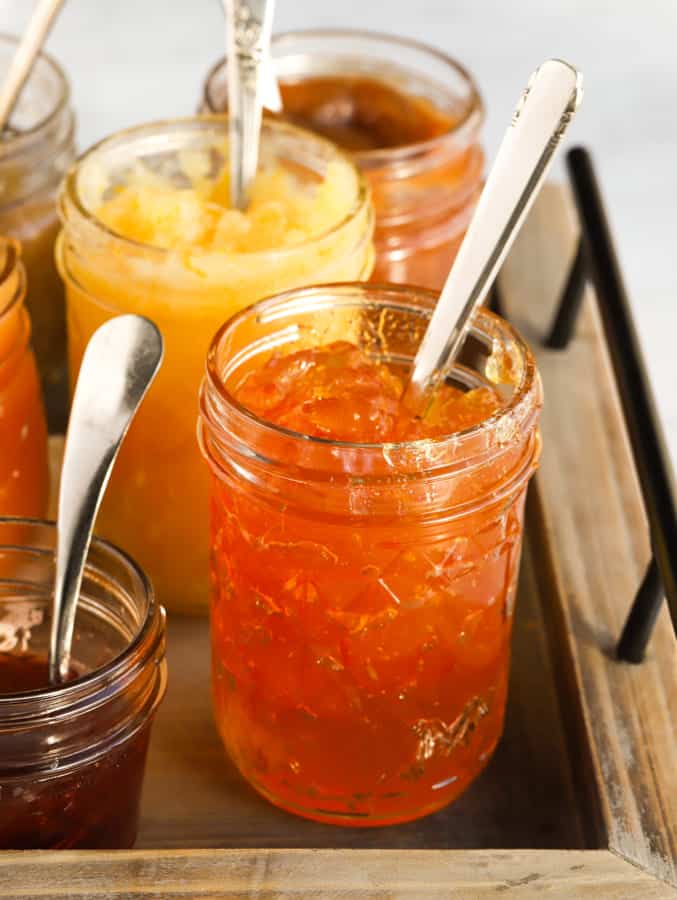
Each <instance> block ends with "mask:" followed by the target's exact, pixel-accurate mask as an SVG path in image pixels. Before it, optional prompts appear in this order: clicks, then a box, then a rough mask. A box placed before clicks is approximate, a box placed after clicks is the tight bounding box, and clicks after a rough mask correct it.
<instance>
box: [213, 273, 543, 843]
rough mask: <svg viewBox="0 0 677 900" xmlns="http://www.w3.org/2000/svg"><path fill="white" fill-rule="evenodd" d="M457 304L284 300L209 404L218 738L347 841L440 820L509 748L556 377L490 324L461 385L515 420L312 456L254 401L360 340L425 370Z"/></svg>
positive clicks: (320, 443) (477, 331)
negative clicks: (274, 356)
mask: <svg viewBox="0 0 677 900" xmlns="http://www.w3.org/2000/svg"><path fill="white" fill-rule="evenodd" d="M436 300H437V295H436V294H434V293H431V292H426V291H423V290H422V289H421V290H418V289H415V288H411V287H405V286H401V287H396V286H376V285H375V286H373V287H372V286H369V285H332V286H329V287H327V288H319V287H318V288H310V289H306V290H302V291H294V292H289V293H287V294H283V295H281V296H279V297H276V298H272V299H270V300H268V301H264V302H263V303H260V304H257V305H256V306H254V307H252V308H251V309H248V310H246V311H244V312H242V313H240V314H239V315H237V316H235V317H234V318H233V319H231V320H230V321H229V322H228V323H227V324H226V325H225V326H224V327H223V328H222V329H221V330H220V331H219V332H218V334H217V335H216V337H215V338H214V341H213V343H212V346H211V349H210V352H209V356H208V361H207V375H206V377H205V380H204V382H203V386H202V391H201V406H200V410H201V415H200V420H199V426H198V436H199V439H200V443H201V447H202V452H203V454H204V456H205V457H206V459H207V462H208V464H209V467H210V470H211V475H212V478H211V507H210V509H211V552H212V556H211V566H212V596H211V640H212V680H213V696H214V704H215V716H216V722H217V725H218V728H219V731H220V733H221V737H222V739H223V741H224V744H225V746H226V748H227V750H228V752H229V754H230V755H231V757H232V759H233V760H234V762H235V763H236V765H237V766H238V768H239V769H240V771H241V773H242V774H243V775H244V777H245V778H246V779H247V780H248V781H249V782H251V784H252V785H253V786H254V787H255V788H256V789H257V790H258V791H260V792H261V793H262V794H263V795H264V796H266V797H267V798H268V799H270V800H271V801H272V802H273V803H275V804H277V805H279V806H281V807H283V808H285V809H287V810H289V811H291V812H295V813H298V814H300V815H302V816H306V817H308V818H312V819H316V820H320V821H325V822H329V823H334V824H342V825H353V826H354V825H357V826H368V825H384V824H392V823H395V822H402V821H406V820H409V819H414V818H417V817H419V816H423V815H426V814H428V813H431V812H433V811H435V810H437V809H439V808H440V807H442V806H445V805H446V804H447V803H449V802H450V801H451V800H453V799H454V798H455V797H457V796H458V795H459V794H460V793H461V792H462V791H463V790H465V788H466V787H467V786H468V785H469V784H470V782H471V781H472V780H473V779H474V778H476V776H477V775H478V774H479V772H480V771H481V770H482V769H483V768H484V766H485V765H486V763H487V761H488V760H489V758H490V757H491V754H492V753H493V751H494V748H495V746H496V743H497V741H498V739H499V737H500V734H501V730H502V727H503V716H504V710H505V702H506V693H507V688H508V668H509V657H510V633H511V627H512V621H513V609H514V603H515V592H516V581H517V572H518V567H519V558H520V547H521V538H522V532H523V511H524V499H525V493H526V487H527V483H528V481H529V478H530V477H531V475H532V474H533V472H534V470H535V468H536V465H537V461H538V457H539V450H540V440H539V436H538V430H537V421H538V414H539V410H540V406H541V387H540V379H539V376H538V373H537V370H536V368H535V363H534V360H533V358H532V356H531V353H530V352H529V350H528V348H527V347H526V345H525V344H524V342H523V341H522V339H521V338H520V337H519V335H517V334H516V332H515V331H514V330H513V329H512V328H511V327H510V326H509V325H508V324H507V323H506V322H504V321H502V320H501V319H499V318H498V317H496V316H495V315H493V314H491V313H489V312H487V311H481V312H480V313H479V314H478V316H477V319H476V322H475V324H474V326H473V328H472V336H473V337H474V339H475V340H474V342H473V346H474V353H473V355H472V357H470V358H469V359H468V361H467V363H466V364H465V365H463V366H460V365H459V366H456V367H455V369H454V371H453V373H452V376H451V379H452V381H453V382H454V383H455V384H456V385H457V386H459V387H461V388H465V389H468V388H472V387H476V386H479V385H482V384H487V382H493V383H494V384H497V388H498V389H499V390H500V391H501V392H502V393H503V394H504V400H505V406H504V407H503V408H502V409H501V410H500V411H499V412H497V413H495V414H494V415H492V416H491V417H490V418H489V419H487V420H486V421H484V422H483V423H481V424H480V425H477V426H475V427H473V428H471V429H468V430H466V431H464V432H460V433H457V434H453V435H451V436H449V437H448V438H446V437H445V438H438V439H430V440H419V441H412V442H406V443H400V444H359V443H348V442H340V441H333V440H328V439H319V438H313V437H308V436H307V435H300V434H296V433H294V432H292V431H288V430H286V429H284V428H280V427H277V426H275V425H271V424H270V423H266V422H265V421H263V420H261V419H259V418H257V417H256V416H254V415H253V414H251V413H250V412H248V411H247V410H246V409H245V408H244V407H242V406H241V405H240V404H239V403H238V402H237V401H236V400H235V399H234V396H233V393H232V391H233V390H234V389H235V388H236V386H237V385H238V384H239V383H240V382H241V379H242V377H243V375H244V374H245V373H247V372H249V371H252V370H253V369H256V368H259V367H260V366H261V365H262V364H263V363H264V362H265V361H266V359H267V358H269V357H270V355H271V353H272V352H273V351H275V352H278V353H281V354H283V355H286V354H287V353H291V352H295V351H297V350H300V349H307V348H310V347H313V346H316V345H317V344H319V343H322V344H324V343H326V342H327V340H329V341H331V340H332V339H334V338H335V337H336V336H337V334H338V333H339V332H340V333H341V334H342V336H343V337H344V338H348V339H350V340H352V341H353V342H354V343H356V344H358V345H360V346H361V347H362V348H363V349H365V350H366V351H367V352H368V353H369V355H370V356H371V357H372V358H375V359H381V360H383V359H385V360H388V361H389V362H392V361H396V362H397V363H398V364H399V365H405V364H409V363H410V362H411V360H412V359H413V356H414V355H415V352H416V349H417V346H418V343H419V342H420V339H421V337H422V335H423V333H424V331H425V328H426V325H427V323H428V320H429V316H430V313H431V311H432V309H433V308H434V304H435V302H436Z"/></svg>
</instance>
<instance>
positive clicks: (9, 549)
mask: <svg viewBox="0 0 677 900" xmlns="http://www.w3.org/2000/svg"><path fill="white" fill-rule="evenodd" d="M55 540H56V528H55V526H54V524H53V523H48V522H40V521H35V520H25V519H24V520H22V519H0V849H13V850H21V849H55V848H105V849H117V848H127V847H131V846H132V845H133V844H134V841H135V839H136V831H137V824H138V814H139V800H140V794H141V784H142V781H143V775H144V768H145V762H146V750H147V747H148V739H149V735H150V729H151V725H152V722H153V718H154V714H155V711H156V709H157V707H158V704H159V703H160V701H161V699H162V697H163V695H164V692H165V687H166V681H167V670H166V663H165V613H164V610H163V609H162V607H160V606H158V605H157V603H156V602H155V598H154V596H153V591H152V588H151V586H150V583H149V582H148V580H147V578H146V576H145V575H144V574H143V572H142V571H141V570H140V569H139V568H138V567H137V565H136V564H135V563H134V562H133V561H132V560H131V559H129V557H127V556H126V555H125V554H124V553H122V552H121V551H120V550H118V549H116V548H115V547H113V546H112V545H111V544H108V543H106V542H104V541H100V540H96V539H95V540H94V541H92V545H91V549H90V552H89V556H88V560H87V567H86V570H85V576H84V579H83V584H82V591H81V597H80V601H79V604H78V612H77V617H76V623H75V636H74V641H73V664H72V672H71V680H69V681H67V682H66V683H65V684H63V685H59V686H56V687H52V686H50V685H49V682H48V678H47V648H48V646H49V632H50V621H51V596H52V585H53V581H54V547H55Z"/></svg>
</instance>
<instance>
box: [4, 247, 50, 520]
mask: <svg viewBox="0 0 677 900" xmlns="http://www.w3.org/2000/svg"><path fill="white" fill-rule="evenodd" d="M25 297H26V272H25V270H24V267H23V264H22V262H21V249H20V246H19V244H18V243H17V242H16V241H12V240H7V239H6V238H0V516H9V515H13V516H42V515H44V514H45V511H46V509H47V493H48V474H47V428H46V425H45V414H44V410H43V406H42V393H41V389H40V381H39V378H38V372H37V368H36V365H35V358H34V356H33V351H32V349H31V345H30V336H31V323H30V319H29V316H28V313H27V312H26V309H25V307H24V300H25Z"/></svg>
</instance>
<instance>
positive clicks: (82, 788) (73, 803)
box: [0, 653, 149, 850]
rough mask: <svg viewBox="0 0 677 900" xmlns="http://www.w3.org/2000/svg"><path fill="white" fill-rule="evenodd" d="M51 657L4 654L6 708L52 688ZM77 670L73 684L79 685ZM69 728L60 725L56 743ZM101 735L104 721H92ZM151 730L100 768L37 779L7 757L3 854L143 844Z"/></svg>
mask: <svg viewBox="0 0 677 900" xmlns="http://www.w3.org/2000/svg"><path fill="white" fill-rule="evenodd" d="M47 673H48V668H47V658H46V657H45V656H39V655H37V654H31V653H27V654H10V653H0V702H1V701H2V699H3V697H7V696H8V695H9V694H12V695H13V694H16V693H19V692H22V691H35V690H40V689H45V688H47V687H48V686H49V678H48V674H47ZM78 674H79V669H78V667H77V666H74V667H73V669H72V671H71V677H72V678H73V679H74V678H77V676H78ZM60 728H67V723H66V724H64V723H60V724H59V725H56V724H55V726H54V738H55V739H57V738H58V737H59V729H60ZM92 734H93V735H94V734H96V721H93V722H92ZM148 735H149V727H148V726H145V727H144V728H142V729H141V730H140V731H138V732H137V733H136V734H135V735H133V737H132V738H130V739H129V740H127V741H126V742H124V743H123V744H121V745H120V746H118V747H115V748H113V749H111V750H109V751H108V752H106V753H105V754H104V755H102V756H99V757H98V758H97V759H95V760H94V761H89V762H87V763H86V764H80V765H76V766H75V767H74V768H70V767H69V769H67V770H64V771H60V770H59V766H58V765H56V766H55V767H54V770H53V773H52V774H50V775H49V776H47V777H46V776H45V774H44V772H42V773H40V775H39V776H37V777H30V776H27V775H15V774H14V773H12V771H11V770H9V769H7V768H6V767H5V766H4V765H3V763H4V761H3V759H2V758H0V850H51V849H59V848H73V849H124V848H128V847H131V846H132V845H133V844H134V841H135V839H136V828H137V821H138V805H139V795H140V791H141V781H142V778H143V771H144V763H145V757H146V749H147V744H148Z"/></svg>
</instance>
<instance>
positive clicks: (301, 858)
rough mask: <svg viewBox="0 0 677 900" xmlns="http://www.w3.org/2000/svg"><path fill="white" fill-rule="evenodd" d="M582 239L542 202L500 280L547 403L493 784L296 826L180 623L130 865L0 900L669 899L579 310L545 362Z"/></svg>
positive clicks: (661, 730)
mask: <svg viewBox="0 0 677 900" xmlns="http://www.w3.org/2000/svg"><path fill="white" fill-rule="evenodd" d="M575 239H576V226H575V223H574V219H573V213H572V207H571V204H570V201H569V200H568V198H567V196H566V194H565V192H564V190H563V189H562V188H557V187H554V186H551V185H550V186H546V188H545V189H544V191H543V193H542V195H541V197H540V199H539V201H538V203H537V204H536V206H535V208H534V211H533V213H532V215H531V217H530V219H529V221H528V222H527V224H526V226H525V228H524V230H523V232H522V235H521V236H520V239H519V240H518V242H517V244H516V246H515V249H514V251H513V253H512V255H511V257H510V259H509V261H508V263H507V264H506V266H505V268H504V271H503V274H502V277H501V281H500V294H501V300H502V303H503V306H504V310H505V312H506V313H507V315H508V317H509V318H510V319H511V320H512V321H513V322H514V323H515V324H516V325H517V326H518V327H519V328H520V330H522V331H523V333H524V334H525V336H526V337H527V338H528V339H529V340H530V342H531V343H532V346H533V347H534V350H535V352H536V355H537V358H538V362H539V367H540V369H541V372H542V375H543V381H544V386H545V395H546V403H545V407H544V413H543V420H542V430H543V439H544V453H543V462H542V468H541V471H540V472H539V474H538V475H537V477H536V480H535V482H534V485H533V487H532V490H531V494H530V498H529V502H528V506H527V534H526V540H525V552H524V559H523V565H522V575H521V582H520V595H519V601H518V606H517V615H516V622H515V633H514V653H513V669H512V677H511V695H510V702H509V708H508V715H507V722H506V731H505V735H504V738H503V741H502V742H501V744H500V746H499V748H498V750H497V752H496V754H495V756H494V759H493V760H492V762H491V763H490V765H489V767H488V768H487V770H486V772H485V773H484V774H483V775H482V776H481V777H480V778H479V779H478V780H477V781H476V783H475V784H474V785H473V786H471V788H470V789H469V790H468V791H467V792H466V794H465V795H464V796H463V797H461V798H460V799H459V800H458V801H457V802H456V803H455V804H454V805H452V806H451V807H449V808H448V809H447V810H444V811H442V812H440V813H438V814H437V815H435V816H432V817H429V818H428V819H425V820H422V821H419V822H414V823H410V824H408V825H403V826H398V827H395V828H387V829H386V828H383V829H375V830H370V829H368V830H355V829H338V828H333V827H331V826H322V825H316V824H314V823H311V822H306V821H303V820H301V819H297V818H294V817H292V816H289V815H287V814H285V813H283V812H282V811H280V810H277V809H275V808H273V807H271V806H270V805H269V804H267V803H266V802H265V801H263V800H262V799H260V798H259V797H258V796H257V795H256V794H255V793H254V792H253V791H252V790H251V789H250V788H249V787H247V785H245V784H244V783H243V782H242V780H241V779H240V778H239V777H238V775H237V773H236V772H235V771H234V770H233V768H232V766H231V765H230V764H229V763H228V762H227V760H226V759H225V756H224V753H223V751H222V749H221V746H220V743H219V741H218V738H217V736H216V732H215V729H214V726H213V723H212V718H211V708H210V696H209V675H208V673H209V645H208V627H207V623H206V622H205V621H202V620H199V619H190V618H180V617H174V618H172V619H171V620H170V623H169V634H168V656H169V667H170V682H169V689H168V693H167V697H166V699H165V702H164V703H163V705H162V707H161V709H160V712H159V715H158V718H157V721H156V723H155V728H154V734H153V738H152V742H151V748H150V755H149V761H148V771H147V775H146V783H145V789H144V797H143V805H142V817H141V828H140V834H139V841H138V847H139V848H142V849H140V850H137V851H130V852H128V853H127V852H125V853H116V854H105V853H60V854H55V853H46V854H35V853H28V854H15V853H4V854H0V898H3V897H17V898H18V897H33V898H35V900H49V898H52V897H65V896H68V897H75V898H79V897H88V898H89V897H91V898H95V900H104V898H111V900H112V898H132V900H133V898H147V897H152V896H154V897H158V896H160V897H200V898H203V897H217V896H218V897H230V896H249V897H254V898H257V900H260V898H269V897H328V898H333V897H349V896H350V897H368V898H370V897H411V898H414V897H421V898H427V897H434V898H436V897H447V896H459V897H464V898H465V897H468V898H475V897H477V898H483V897H485V896H490V895H491V896H494V895H498V894H503V893H507V894H508V896H512V895H513V894H514V895H515V896H519V897H522V896H524V897H542V896H547V897H548V898H560V897H561V898H565V897H566V898H578V897H580V898H587V897H590V898H593V897H594V898H598V897H599V898H625V897H642V898H644V897H646V898H653V897H660V898H664V897H665V898H667V897H675V896H677V891H675V888H674V887H673V885H675V884H677V875H676V868H677V837H676V829H677V753H676V749H675V733H674V721H675V718H676V716H675V714H676V712H677V669H676V666H675V662H676V659H677V654H676V652H675V650H676V647H675V640H674V636H673V634H672V630H671V626H670V623H669V620H668V618H667V615H666V614H663V615H661V617H660V620H659V622H658V625H657V628H656V633H655V636H654V638H653V640H652V643H651V646H650V653H649V658H648V659H647V661H646V662H645V663H644V664H643V665H641V666H629V665H625V664H619V663H617V662H616V661H615V660H614V658H613V645H614V641H615V639H616V637H617V635H618V634H619V631H620V628H621V626H622V623H623V621H624V618H625V615H626V613H627V610H628V607H629V604H630V602H631V600H632V597H633V595H634V591H635V589H636V587H637V584H638V583H639V579H640V577H641V574H642V573H643V570H644V567H645V564H646V561H647V559H648V554H649V550H648V541H647V529H646V523H645V521H644V515H643V511H642V504H641V499H640V496H639V493H638V488H637V483H636V479H635V476H634V471H633V468H632V463H631V458H630V455H629V450H628V446H627V441H626V438H625V434H624V430H623V427H622V420H621V417H620V412H619V408H618V403H617V398H616V396H615V392H614V387H613V381H612V377H611V374H610V368H609V363H608V359H607V357H606V353H605V351H604V349H603V346H602V343H601V341H600V326H599V322H598V318H597V315H596V312H595V309H594V305H593V303H592V302H591V297H588V298H587V300H586V303H585V306H584V312H583V316H582V319H581V322H580V325H579V328H578V332H577V335H576V338H575V341H574V343H573V344H572V346H571V347H570V349H567V350H566V351H563V352H555V351H545V350H542V349H540V341H541V338H542V336H543V335H544V333H545V331H546V329H547V324H548V323H549V321H550V319H551V317H552V314H553V312H554V305H555V300H556V297H557V295H558V293H559V290H560V288H561V286H562V284H563V281H564V279H565V276H566V271H567V267H568V265H569V262H570V260H571V257H572V255H573V249H574V245H575ZM52 449H53V454H52V455H53V465H54V467H55V471H57V470H58V458H59V453H60V446H59V443H58V442H57V441H54V442H53V448H52ZM607 846H608V847H610V848H611V850H612V851H613V852H609V851H608V850H607V849H594V848H606V847H607ZM172 848H176V849H172ZM209 848H212V849H209ZM219 848H224V849H219ZM225 848H230V849H225ZM246 848H256V849H246ZM274 848H277V849H274ZM282 848H286V849H282ZM311 848H320V849H311ZM328 848H334V849H328ZM336 848H346V849H336ZM350 848H352V849H350ZM369 848H370V849H369ZM437 848H439V849H437ZM487 848H500V850H492V849H487ZM405 849H406V851H407V852H406V853H405V852H401V851H402V850H405ZM358 850H359V852H357V851H358ZM628 860H629V861H631V862H632V863H633V864H634V865H630V864H629V862H628Z"/></svg>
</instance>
